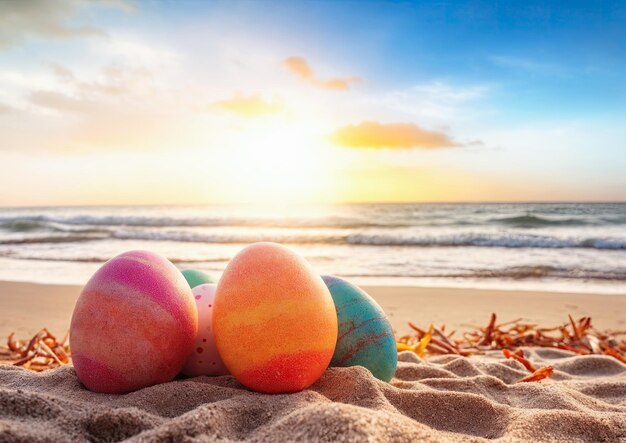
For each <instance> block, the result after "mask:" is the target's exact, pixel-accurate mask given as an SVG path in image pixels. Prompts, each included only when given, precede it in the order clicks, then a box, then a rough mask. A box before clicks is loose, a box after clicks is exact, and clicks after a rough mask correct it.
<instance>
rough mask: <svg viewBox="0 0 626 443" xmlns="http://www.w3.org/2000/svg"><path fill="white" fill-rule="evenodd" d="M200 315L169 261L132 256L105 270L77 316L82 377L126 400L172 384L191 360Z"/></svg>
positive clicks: (77, 364) (73, 333)
mask: <svg viewBox="0 0 626 443" xmlns="http://www.w3.org/2000/svg"><path fill="white" fill-rule="evenodd" d="M197 329H198V315H197V312H196V304H195V301H194V298H193V295H192V293H191V288H189V285H188V284H187V282H186V281H185V279H184V277H183V275H182V274H181V273H180V271H179V270H178V269H177V268H176V267H175V266H174V265H173V264H172V263H170V262H169V261H168V260H167V259H166V258H164V257H161V256H160V255H158V254H155V253H152V252H148V251H130V252H125V253H123V254H121V255H118V256H116V257H114V258H112V259H111V260H109V261H108V262H106V263H105V264H104V265H103V266H102V267H101V268H100V269H99V270H98V271H97V272H96V273H95V274H94V275H93V276H92V277H91V279H90V280H89V282H87V284H86V285H85V287H84V288H83V290H82V292H81V294H80V296H79V298H78V300H77V302H76V306H75V308H74V313H73V315H72V323H71V326H70V347H71V350H72V361H73V363H74V369H75V370H76V375H77V376H78V378H79V379H80V381H81V382H82V383H83V385H85V386H86V387H87V388H88V389H90V390H92V391H95V392H103V393H109V394H122V393H126V392H131V391H135V390H137V389H140V388H144V387H146V386H151V385H154V384H157V383H162V382H167V381H170V380H172V379H173V378H174V377H175V376H176V374H178V372H180V370H181V368H182V367H183V365H184V363H185V361H186V360H187V358H188V356H189V355H190V354H191V352H192V350H193V346H194V342H195V339H196V333H197Z"/></svg>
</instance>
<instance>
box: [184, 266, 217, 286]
mask: <svg viewBox="0 0 626 443" xmlns="http://www.w3.org/2000/svg"><path fill="white" fill-rule="evenodd" d="M180 272H182V274H183V277H185V280H187V283H189V286H190V287H191V289H193V288H195V287H196V286H200V285H204V284H206V283H215V280H213V277H211V276H210V275H209V274H207V273H206V272H202V271H197V270H195V269H185V270H183V271H180Z"/></svg>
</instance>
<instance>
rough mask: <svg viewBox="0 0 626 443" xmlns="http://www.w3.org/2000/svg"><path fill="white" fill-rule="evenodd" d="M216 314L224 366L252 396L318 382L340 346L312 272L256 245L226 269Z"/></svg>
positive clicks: (270, 247)
mask: <svg viewBox="0 0 626 443" xmlns="http://www.w3.org/2000/svg"><path fill="white" fill-rule="evenodd" d="M214 304H215V306H214V310H213V333H214V335H215V344H216V346H217V349H218V351H219V353H220V356H221V357H222V361H223V362H224V365H225V366H226V367H227V368H228V371H229V372H230V373H231V374H232V375H234V376H235V377H236V378H237V380H239V382H240V383H241V384H243V385H244V386H246V387H248V388H249V389H252V390H255V391H259V392H265V393H281V392H297V391H301V390H302V389H305V388H307V387H309V386H310V385H311V384H313V383H314V382H315V381H317V380H318V379H319V378H320V377H321V376H322V374H323V373H324V371H325V370H326V368H327V367H328V364H329V363H330V360H331V358H332V356H333V352H334V350H335V344H336V343H337V314H336V312H335V305H334V303H333V299H332V296H331V295H330V292H329V290H328V288H327V287H326V285H325V284H324V281H323V280H322V279H321V277H320V276H319V275H318V274H317V273H316V272H315V271H314V270H313V268H312V267H311V265H310V264H309V263H308V262H307V261H306V260H305V259H304V258H303V257H301V256H300V255H298V254H296V253H295V252H293V251H292V250H290V249H288V248H286V247H284V246H281V245H278V244H275V243H255V244H252V245H250V246H248V247H247V248H245V249H243V250H242V251H241V252H239V254H237V255H236V256H235V257H234V258H233V259H232V260H231V261H230V263H229V264H228V266H227V267H226V269H225V271H224V273H223V274H222V278H221V279H220V281H219V284H218V286H217V291H216V293H215V302H214Z"/></svg>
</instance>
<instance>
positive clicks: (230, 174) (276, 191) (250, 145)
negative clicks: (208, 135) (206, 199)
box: [219, 122, 329, 204]
mask: <svg viewBox="0 0 626 443" xmlns="http://www.w3.org/2000/svg"><path fill="white" fill-rule="evenodd" d="M310 133H311V128H308V127H306V126H303V125H298V124H289V122H280V123H274V124H271V123H270V124H268V122H265V123H264V124H259V125H256V124H255V125H253V126H251V127H249V128H246V130H245V131H241V132H240V133H238V134H237V135H235V136H233V137H232V138H230V139H229V140H228V141H226V146H223V147H221V148H220V154H219V181H220V182H221V183H222V185H221V189H222V191H221V192H223V193H224V194H227V195H222V196H220V197H221V198H223V197H227V199H228V200H231V201H239V202H246V203H260V204H266V203H270V204H282V203H301V202H311V201H317V200H320V199H321V198H322V197H323V195H324V193H325V190H326V188H327V186H328V184H329V183H328V180H327V178H328V176H327V175H326V174H325V173H324V163H325V157H326V152H325V149H324V147H323V146H320V144H319V138H318V137H313V136H311V134H310Z"/></svg>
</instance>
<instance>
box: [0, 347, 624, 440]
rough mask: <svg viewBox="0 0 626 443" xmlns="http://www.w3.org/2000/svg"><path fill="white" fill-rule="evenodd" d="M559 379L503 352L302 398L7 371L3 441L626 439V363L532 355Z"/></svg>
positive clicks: (344, 378) (334, 386) (199, 382)
mask: <svg viewBox="0 0 626 443" xmlns="http://www.w3.org/2000/svg"><path fill="white" fill-rule="evenodd" d="M527 353H528V354H529V355H530V356H531V360H533V361H534V362H535V363H536V364H537V365H543V364H551V365H553V366H554V367H555V369H556V370H555V373H554V376H553V378H552V379H550V380H545V381H543V382H541V383H522V384H515V382H516V381H517V380H519V379H520V378H522V377H524V376H525V375H527V371H526V370H525V369H524V367H523V366H521V365H520V364H519V363H517V362H516V361H512V360H504V359H502V358H501V356H500V354H499V353H493V354H491V355H487V356H484V357H472V358H463V357H455V356H442V357H438V358H433V359H430V360H428V361H422V360H420V359H419V358H418V357H416V356H415V355H414V354H411V353H403V354H401V355H400V359H399V360H400V362H399V367H398V373H397V377H396V378H395V379H394V380H393V381H392V383H391V384H387V383H383V382H380V381H378V380H376V379H375V378H373V377H372V376H371V375H370V374H369V372H368V371H367V370H365V369H363V368H360V367H355V368H332V369H329V370H328V371H327V372H326V374H325V375H324V377H323V378H322V379H321V380H320V381H319V382H318V383H316V384H315V385H314V386H313V387H312V388H311V389H309V390H307V391H304V392H301V393H298V394H291V395H273V396H270V395H263V394H255V393H252V392H250V391H247V390H245V389H244V388H243V387H242V386H241V385H240V384H239V383H238V382H237V381H236V380H234V379H233V378H232V377H216V378H209V377H198V378H193V379H187V380H177V381H174V382H172V383H165V384H162V385H159V386H153V387H150V388H146V389H142V390H140V391H137V392H133V393H131V394H127V395H121V396H115V395H105V394H95V393H92V392H89V391H87V390H85V389H84V388H83V387H82V386H81V384H80V383H79V382H78V380H77V378H76V375H75V373H74V370H73V368H72V367H65V368H59V369H57V370H53V371H48V372H46V373H43V374H35V373H32V372H28V371H26V370H24V369H21V368H16V367H13V366H0V441H1V442H4V441H33V442H44V441H54V442H63V441H81V440H88V441H121V440H128V441H134V442H135V441H136V442H140V441H155V440H157V441H160V440H171V441H233V440H250V441H268V442H269V441H271V442H274V441H293V440H300V441H302V440H322V441H368V440H369V441H382V440H387V441H415V440H418V439H421V440H422V441H487V440H494V441H503V442H504V441H511V442H518V441H563V442H565V441H567V442H571V441H589V442H591V441H594V442H595V441H606V442H619V441H625V442H626V365H623V364H621V363H620V362H618V361H617V360H615V359H612V358H609V357H603V356H588V357H579V356H574V355H573V354H571V353H568V352H565V351H559V350H528V351H527Z"/></svg>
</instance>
